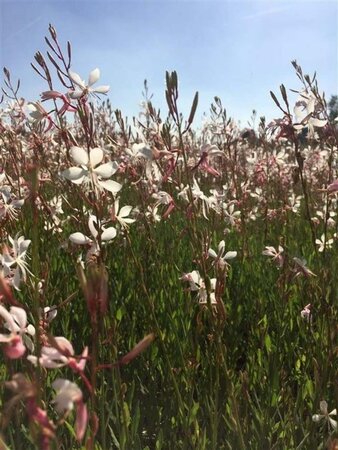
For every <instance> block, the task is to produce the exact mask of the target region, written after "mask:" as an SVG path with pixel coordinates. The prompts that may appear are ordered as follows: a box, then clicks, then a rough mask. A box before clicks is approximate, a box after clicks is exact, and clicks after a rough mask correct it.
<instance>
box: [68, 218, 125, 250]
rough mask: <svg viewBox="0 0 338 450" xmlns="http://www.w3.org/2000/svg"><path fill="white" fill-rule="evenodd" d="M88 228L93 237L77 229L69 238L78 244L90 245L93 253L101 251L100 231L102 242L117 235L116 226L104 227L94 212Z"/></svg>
mask: <svg viewBox="0 0 338 450" xmlns="http://www.w3.org/2000/svg"><path fill="white" fill-rule="evenodd" d="M88 228H89V231H90V233H91V236H92V237H88V236H86V235H85V234H83V233H81V232H80V231H77V232H76V233H72V234H71V235H70V236H69V239H70V241H71V242H73V243H74V244H77V245H90V250H89V252H90V253H91V254H92V253H96V252H98V251H99V241H98V236H99V231H101V233H100V239H101V241H102V242H108V241H111V240H112V239H114V238H115V236H116V228H114V227H109V228H104V226H103V225H102V224H101V223H100V222H99V221H98V219H97V217H96V216H94V215H93V214H91V215H90V216H89V219H88Z"/></svg>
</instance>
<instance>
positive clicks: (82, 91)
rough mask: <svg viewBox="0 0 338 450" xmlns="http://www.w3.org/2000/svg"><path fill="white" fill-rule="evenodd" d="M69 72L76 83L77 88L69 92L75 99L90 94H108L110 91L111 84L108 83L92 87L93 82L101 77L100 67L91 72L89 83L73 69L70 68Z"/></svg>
mask: <svg viewBox="0 0 338 450" xmlns="http://www.w3.org/2000/svg"><path fill="white" fill-rule="evenodd" d="M68 74H69V77H70V79H71V80H72V82H73V83H74V84H75V90H74V91H71V92H69V97H70V98H72V99H73V100H76V99H79V98H81V97H84V96H86V95H90V94H107V92H108V91H109V86H106V85H105V86H98V87H96V88H93V87H92V86H93V84H95V83H96V82H97V81H98V79H99V78H100V69H98V68H96V69H94V70H92V71H91V72H90V74H89V78H88V83H87V84H86V83H85V81H84V80H82V79H81V77H80V75H79V74H77V73H76V72H72V71H71V70H69V72H68Z"/></svg>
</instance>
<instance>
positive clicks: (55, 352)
mask: <svg viewBox="0 0 338 450" xmlns="http://www.w3.org/2000/svg"><path fill="white" fill-rule="evenodd" d="M64 39H65V37H64V36H58V34H57V32H56V30H55V28H54V27H53V26H52V25H50V27H49V30H48V33H47V36H46V38H45V48H44V49H43V50H41V52H37V53H36V54H35V57H34V61H33V63H32V70H34V71H35V72H36V76H37V77H39V78H40V79H41V80H42V82H43V83H45V90H44V91H43V92H41V98H40V99H39V100H38V101H30V100H29V99H23V98H22V97H21V96H20V80H19V79H18V78H17V77H16V74H12V73H11V72H10V70H9V69H7V68H4V70H3V83H2V86H3V89H2V93H3V97H2V102H1V105H0V108H1V109H0V149H1V151H0V238H1V247H0V327H1V330H0V331H1V333H0V352H1V356H0V357H1V366H0V367H1V372H0V380H1V407H0V411H1V416H0V436H1V439H0V448H1V449H12V450H18V449H26V450H29V449H42V450H48V449H51V450H52V449H55V450H56V449H60V450H61V449H65V450H69V449H87V450H94V449H95V450H105V449H121V450H161V449H163V450H164V449H169V450H170V449H173V450H178V449H184V450H185V449H194V450H221V449H229V450H248V449H250V450H265V449H266V450H269V449H271V450H272V449H274V450H296V449H297V450H300V449H308V450H314V449H330V450H334V449H337V448H338V435H337V416H336V414H337V410H336V407H337V400H338V386H337V367H338V365H337V349H338V347H337V300H338V277H337V273H338V245H337V243H338V234H337V232H338V225H337V223H338V222H337V212H338V150H337V149H338V147H337V145H338V123H337V118H336V117H335V114H332V110H330V108H329V107H328V101H327V99H326V98H325V95H324V94H323V92H322V91H321V89H320V79H318V80H317V76H316V74H314V75H307V74H306V72H304V71H303V70H305V68H304V69H303V68H302V67H301V66H300V65H299V64H298V63H297V62H296V61H293V62H292V65H290V71H294V73H295V83H294V86H291V87H285V86H284V85H281V86H280V91H279V92H271V93H269V92H267V96H269V97H270V98H271V102H273V103H274V105H275V113H276V118H275V120H273V121H266V120H265V118H264V117H260V118H259V117H257V115H256V114H255V113H254V114H253V117H252V119H251V122H250V123H251V125H250V126H248V127H246V128H243V127H240V126H239V125H238V123H236V121H235V120H234V119H233V118H231V117H230V116H229V115H228V112H227V110H226V107H225V106H224V105H223V103H222V100H221V99H220V98H218V97H215V98H214V100H213V102H212V104H211V107H210V111H209V113H208V114H207V115H206V116H205V117H204V119H203V122H202V124H197V125H196V120H197V119H196V118H197V113H196V112H197V111H198V100H199V95H198V92H196V94H195V96H193V97H192V98H191V109H190V113H189V114H187V115H183V114H182V112H181V110H180V94H181V92H182V91H184V79H182V80H181V79H180V80H179V79H178V74H177V73H176V72H167V73H166V74H164V75H165V82H164V84H163V91H164V94H165V98H166V103H167V110H166V111H160V110H159V109H157V108H156V105H155V104H154V103H153V101H152V96H151V87H149V86H148V84H147V82H146V81H145V83H144V90H143V93H142V96H143V97H142V98H143V100H142V104H141V110H140V112H137V111H135V117H134V118H131V119H130V118H129V119H128V118H127V117H125V116H124V114H123V112H122V111H120V110H116V109H114V108H113V106H112V104H111V103H110V101H109V100H108V99H107V96H106V94H107V93H108V92H109V90H110V87H109V74H107V73H101V72H100V70H99V68H95V61H94V62H93V65H94V67H89V73H88V74H82V73H81V74H78V73H77V69H76V67H75V66H73V63H72V56H73V55H72V47H71V44H70V43H69V42H67V41H66V40H64ZM291 88H292V89H291ZM196 89H198V86H197V87H196ZM140 95H141V94H140Z"/></svg>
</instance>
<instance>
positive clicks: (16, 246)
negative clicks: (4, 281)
mask: <svg viewBox="0 0 338 450" xmlns="http://www.w3.org/2000/svg"><path fill="white" fill-rule="evenodd" d="M8 239H9V241H10V243H11V244H12V246H13V248H12V251H11V252H9V250H8V248H5V251H4V253H3V255H2V265H3V268H4V275H5V276H11V275H14V277H13V280H11V282H12V284H13V286H14V287H15V289H17V290H19V286H20V283H21V281H22V280H23V281H26V277H27V272H28V273H29V274H31V275H33V274H32V273H31V272H30V271H29V270H28V267H27V262H26V261H25V259H26V258H27V255H26V253H27V249H28V247H29V244H30V243H31V241H30V240H29V239H25V238H24V237H23V236H20V237H19V238H18V237H17V236H16V237H15V239H12V238H11V236H9V237H8Z"/></svg>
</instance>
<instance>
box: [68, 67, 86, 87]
mask: <svg viewBox="0 0 338 450" xmlns="http://www.w3.org/2000/svg"><path fill="white" fill-rule="evenodd" d="M68 75H69V77H70V79H71V80H72V82H73V83H75V84H76V85H77V86H79V87H80V88H81V89H85V88H86V85H85V83H84V81H83V80H81V77H80V75H79V74H78V73H75V72H72V71H71V70H69V71H68Z"/></svg>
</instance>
